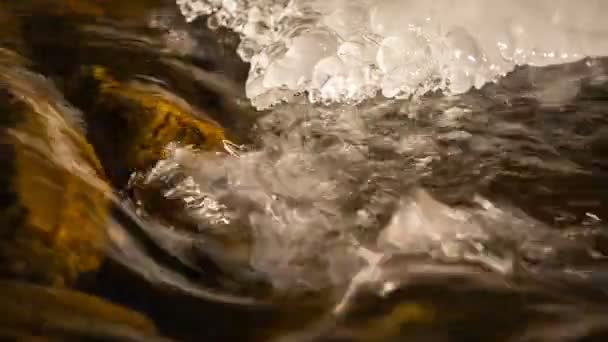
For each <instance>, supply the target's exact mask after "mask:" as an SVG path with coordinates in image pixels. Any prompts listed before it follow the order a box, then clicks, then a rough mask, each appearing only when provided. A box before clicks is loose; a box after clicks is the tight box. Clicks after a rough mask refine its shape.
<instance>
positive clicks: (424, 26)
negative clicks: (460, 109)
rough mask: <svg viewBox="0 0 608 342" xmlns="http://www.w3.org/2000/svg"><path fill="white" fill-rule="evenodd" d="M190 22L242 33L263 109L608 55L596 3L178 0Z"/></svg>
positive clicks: (464, 82) (471, 82) (477, 79)
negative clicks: (301, 97)
mask: <svg viewBox="0 0 608 342" xmlns="http://www.w3.org/2000/svg"><path fill="white" fill-rule="evenodd" d="M177 4H178V5H179V6H180V9H181V11H182V13H183V14H184V16H185V17H186V19H187V20H194V19H195V18H197V17H199V16H208V18H207V22H208V25H209V26H210V27H211V28H217V27H220V26H224V27H228V28H230V29H232V30H234V31H236V32H238V33H239V34H240V35H241V38H242V41H241V44H240V46H239V48H238V52H239V55H240V56H241V57H242V58H243V60H245V61H247V62H250V63H251V69H250V73H249V79H248V81H247V85H246V91H247V96H248V97H249V98H250V99H251V101H252V103H253V104H254V105H255V106H256V107H258V108H260V109H262V108H267V107H269V106H271V105H273V104H276V103H277V102H280V101H285V100H289V99H291V98H292V97H293V96H295V95H297V94H300V93H303V92H306V94H308V98H309V99H310V100H311V101H312V102H322V103H330V102H347V103H354V102H359V101H361V100H363V99H366V98H369V97H372V96H375V95H376V94H377V93H381V94H382V95H384V96H386V97H409V96H412V95H417V94H422V93H425V92H427V91H430V90H438V89H441V90H444V91H446V92H452V93H462V92H465V91H467V90H468V89H470V88H471V87H480V86H482V85H483V84H484V83H486V82H488V81H492V80H494V79H496V77H497V76H499V75H502V74H504V73H506V72H508V71H510V70H512V69H513V67H514V66H516V65H521V64H531V65H537V66H543V65H549V64H558V63H565V62H571V61H574V60H577V59H580V58H582V57H584V56H600V55H607V54H608V42H607V41H606V39H604V37H605V36H606V34H607V33H608V22H607V21H606V20H604V17H605V14H606V13H608V12H607V11H608V3H606V2H605V1H602V0H589V1H585V2H584V3H581V2H579V1H574V0H561V1H554V0H537V1H533V2H530V1H526V0H512V1H504V0H501V1H498V0H492V1H487V0H459V1H456V0H437V1H425V0H350V1H346V0H324V1H320V0H290V1H288V0H249V1H244V0H240V1H239V0H177Z"/></svg>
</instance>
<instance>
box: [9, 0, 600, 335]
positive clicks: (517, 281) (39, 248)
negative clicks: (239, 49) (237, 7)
mask: <svg viewBox="0 0 608 342" xmlns="http://www.w3.org/2000/svg"><path fill="white" fill-rule="evenodd" d="M0 19H1V20H2V22H3V23H5V25H3V26H5V28H3V29H2V31H1V32H0V112H1V113H2V115H1V117H0V126H1V127H2V135H1V136H0V139H1V143H0V163H1V164H2V166H1V168H0V172H1V174H0V183H1V184H2V188H1V189H0V229H1V234H2V241H1V243H0V275H1V277H2V279H3V280H1V281H0V310H2V311H3V312H2V314H1V315H0V339H3V340H4V339H6V340H28V339H33V338H41V339H43V340H46V339H48V340H142V341H149V340H156V339H158V340H165V339H167V340H179V341H181V340H184V341H274V340H280V341H283V340H285V341H405V340H408V341H409V340H411V341H604V340H605V339H606V338H608V325H607V324H608V311H607V310H606V305H605V304H606V303H608V298H607V296H608V294H607V292H606V289H607V287H606V286H608V273H607V271H608V264H607V263H606V256H607V255H608V235H607V230H606V229H607V228H608V227H607V226H606V220H607V219H608V217H607V213H608V61H607V60H605V59H602V58H596V59H586V60H582V61H580V62H577V63H573V64H568V65H560V66H553V67H547V68H530V67H521V68H518V69H516V70H515V71H514V72H512V73H511V74H509V75H507V76H506V77H505V78H504V79H502V80H501V81H500V82H498V83H496V84H491V85H487V86H485V87H484V88H482V89H481V90H472V91H470V92H468V93H466V94H464V95H460V96H456V97H447V96H443V95H442V94H429V95H428V96H425V97H424V98H422V99H419V100H415V101H392V100H391V101H389V100H386V99H380V98H379V99H376V100H373V101H369V102H368V103H364V104H361V105H359V106H356V107H355V106H349V107H345V106H338V105H336V106H331V107H312V106H311V105H310V104H308V103H305V102H303V103H292V104H286V105H282V106H279V107H277V108H274V109H273V110H271V111H268V112H264V113H260V112H255V111H254V110H252V109H251V108H249V107H248V102H247V101H246V99H244V96H243V94H242V91H243V89H242V86H243V83H244V80H245V77H246V73H247V65H245V64H244V63H242V62H241V61H240V60H239V59H238V57H237V56H236V54H235V52H234V51H235V49H236V45H237V38H236V37H234V36H233V35H232V34H230V33H228V32H218V31H214V32H212V31H209V30H208V29H207V28H206V27H205V26H204V25H203V24H202V22H194V23H193V24H190V25H187V24H186V23H185V22H184V21H183V19H182V18H181V16H180V15H179V14H178V13H177V10H176V8H175V5H174V3H173V2H172V1H161V0H158V1H154V0H150V1H143V0H142V1H130V2H126V1H125V2H109V1H101V0H99V1H60V0H57V1H53V0H38V1H36V0H28V1H19V2H17V1H15V2H2V3H0ZM188 146H189V147H188ZM167 147H168V148H167ZM218 203H219V204H218ZM218 205H219V209H217V208H218V207H217V206H218ZM353 241H355V242H353Z"/></svg>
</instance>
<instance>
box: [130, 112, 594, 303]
mask: <svg viewBox="0 0 608 342" xmlns="http://www.w3.org/2000/svg"><path fill="white" fill-rule="evenodd" d="M394 114H395V113H394V112H393V115H391V112H390V111H388V112H387V111H385V110H381V111H379V112H376V111H374V110H371V109H369V108H368V109H356V108H352V107H348V108H333V109H331V110H330V109H327V110H325V109H323V108H312V107H311V106H307V105H300V106H295V105H289V106H284V107H282V109H281V107H277V108H276V109H275V110H274V111H273V113H272V114H270V115H269V116H267V117H265V118H264V119H262V120H260V122H259V127H258V131H257V132H256V136H257V137H258V138H259V140H260V141H259V148H257V149H255V150H236V149H235V147H234V146H231V148H230V152H231V153H228V154H216V153H211V152H201V151H197V150H194V149H190V148H182V147H176V146H173V147H171V148H170V149H169V151H170V154H169V156H168V159H166V160H164V161H161V162H160V163H159V164H158V165H157V166H156V167H155V168H154V170H152V172H151V173H149V174H147V175H146V177H145V179H143V184H140V186H143V187H146V186H149V185H150V184H154V183H161V184H163V185H161V188H162V189H164V190H162V191H161V193H162V195H163V196H164V197H166V198H168V199H174V200H175V199H177V200H179V201H181V203H182V204H181V206H182V208H183V211H179V213H178V215H179V216H180V218H181V220H185V221H189V222H193V223H194V224H195V226H196V229H198V232H197V234H200V238H201V239H202V240H206V241H207V243H206V244H207V245H216V246H219V247H217V248H216V247H214V248H215V249H214V250H213V251H209V250H201V253H206V254H209V255H210V256H211V258H213V259H215V261H216V262H217V263H218V264H219V265H220V267H222V268H224V269H226V270H227V271H228V272H237V273H238V272H240V271H239V269H240V270H242V269H244V268H247V267H250V268H251V269H252V270H253V272H254V273H255V274H258V275H260V276H261V277H262V278H263V279H265V280H267V281H268V282H269V283H271V284H272V286H273V287H274V288H275V289H277V290H279V291H287V292H291V291H295V292H298V291H300V290H302V289H304V290H306V291H310V290H313V291H319V290H323V289H327V288H332V289H333V288H343V287H344V286H347V285H348V284H350V283H351V280H352V279H353V277H354V279H359V280H361V279H363V280H361V281H366V280H369V277H373V272H372V271H373V269H374V267H375V265H376V264H377V263H378V262H379V261H380V260H385V259H390V258H391V257H393V256H399V255H401V256H402V255H406V256H423V257H426V258H430V259H434V260H441V261H449V262H460V261H463V262H473V263H478V264H481V265H483V266H484V267H487V268H489V269H492V270H494V271H496V272H498V273H500V274H506V275H510V274H512V273H513V272H514V265H516V264H518V263H519V262H520V261H521V259H522V258H525V259H526V260H532V261H533V262H534V263H537V264H544V263H545V262H549V263H555V264H556V265H559V264H560V263H561V262H562V261H563V260H562V256H563V255H566V254H568V253H570V252H577V251H583V252H582V253H583V254H585V253H586V252H585V250H586V249H589V248H590V247H589V246H588V245H587V244H585V243H579V241H574V240H570V239H568V238H565V237H564V236H563V235H562V233H561V232H559V231H557V230H553V229H551V227H549V226H547V225H546V224H543V223H541V222H539V221H537V220H535V219H533V218H531V217H529V216H528V215H526V214H525V213H523V212H522V211H521V210H519V209H517V208H515V207H511V206H509V205H507V204H497V203H492V202H490V201H489V200H487V199H485V198H483V197H482V196H480V195H476V196H474V198H473V199H472V200H467V201H466V202H467V204H465V205H460V206H449V205H447V204H444V203H442V202H441V201H439V200H438V199H437V198H435V196H434V195H432V194H431V193H430V192H429V191H427V190H423V189H421V188H420V186H419V185H420V180H421V178H422V177H424V176H425V175H427V174H428V173H429V172H431V171H432V169H431V168H432V167H431V166H429V164H430V163H432V162H433V160H436V159H437V158H439V154H444V153H446V152H447V153H458V152H451V151H450V150H449V148H448V150H447V151H445V150H443V148H442V147H440V146H439V145H438V142H439V141H450V142H451V143H453V144H458V143H459V142H463V143H467V144H468V143H470V144H471V146H473V144H477V145H478V144H483V145H484V146H486V147H487V148H488V149H492V151H493V152H491V153H490V154H495V155H499V153H498V151H499V150H501V149H502V150H504V148H503V147H502V146H497V147H492V145H491V142H492V141H493V140H492V139H493V138H492V137H488V138H483V137H479V138H478V139H477V140H476V139H473V138H472V136H471V134H466V133H465V132H464V131H454V132H453V133H455V134H443V135H436V134H433V131H432V130H433V129H432V128H424V127H420V126H417V125H415V124H412V125H408V124H407V123H406V121H407V120H408V119H407V114H406V113H403V112H401V113H398V114H397V115H396V116H395V115H394ZM480 115H481V114H480ZM501 131H504V129H502V130H501ZM277 132H278V133H277ZM479 139H481V140H479ZM473 140H476V141H473ZM494 148H496V150H494ZM486 162H491V163H496V165H499V160H498V159H497V160H487V161H486ZM497 167H498V166H497ZM475 168H477V165H470V166H468V167H467V170H469V169H470V171H471V172H472V173H474V172H475V171H474V170H475ZM564 172H568V173H571V172H574V171H568V170H566V171H564ZM443 177H448V178H446V180H448V179H453V180H457V181H458V178H459V176H458V174H456V173H455V174H451V175H446V176H443ZM460 182H462V183H463V184H462V187H466V186H467V185H466V182H467V181H466V179H461V180H460ZM144 200H145V199H144ZM173 210H176V209H173ZM235 236H242V237H243V238H242V239H241V238H238V239H237V240H240V241H241V242H240V243H243V244H245V245H247V246H248V248H245V249H241V250H246V252H245V253H244V254H240V255H239V256H238V257H235V256H234V255H235V252H234V245H233V244H232V245H230V244H229V243H225V242H222V240H223V239H227V240H234V239H235V238H234V237H235ZM211 241H215V242H211ZM169 245H170V243H169ZM222 246H224V247H222ZM226 256H229V257H226ZM239 263H240V264H241V265H240V266H238V265H237V264H239ZM370 272H371V273H370ZM356 275H359V276H358V277H357V276H356ZM359 280H357V281H359ZM355 282H356V281H355ZM353 286H356V284H355V285H353Z"/></svg>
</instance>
